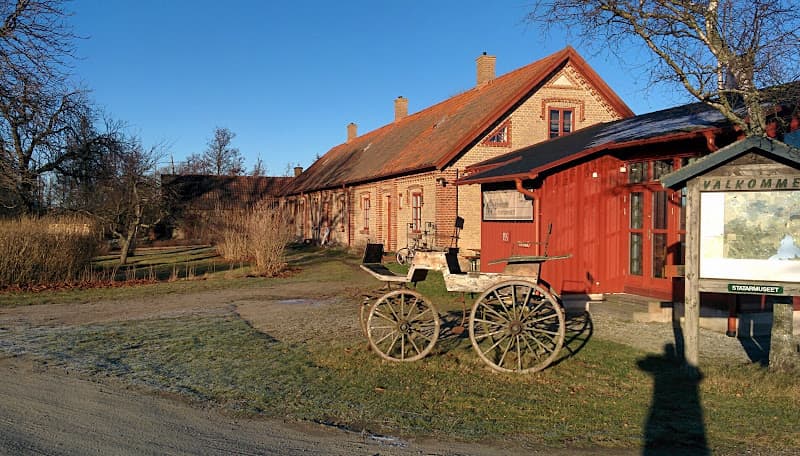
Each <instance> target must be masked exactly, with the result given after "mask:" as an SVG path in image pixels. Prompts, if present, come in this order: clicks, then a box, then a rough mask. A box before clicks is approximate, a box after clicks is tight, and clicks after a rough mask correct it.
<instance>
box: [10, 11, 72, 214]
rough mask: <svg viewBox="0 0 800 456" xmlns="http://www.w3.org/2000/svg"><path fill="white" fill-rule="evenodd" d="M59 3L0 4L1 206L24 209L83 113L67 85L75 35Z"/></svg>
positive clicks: (60, 158)
mask: <svg viewBox="0 0 800 456" xmlns="http://www.w3.org/2000/svg"><path fill="white" fill-rule="evenodd" d="M64 3H65V2H64V1H61V0H17V1H12V0H0V17H1V18H2V22H1V23H0V190H2V191H3V192H4V193H5V194H6V195H5V197H4V198H3V200H2V203H3V204H4V205H5V206H6V207H7V208H11V209H12V210H15V211H20V212H32V211H34V210H36V208H37V205H38V201H37V196H36V193H37V191H38V188H37V187H38V186H39V181H40V179H41V178H42V176H44V175H46V174H47V173H50V172H52V171H54V170H56V169H57V168H58V167H59V166H60V164H61V163H63V162H64V161H65V160H67V159H68V158H69V153H68V151H67V149H66V148H65V147H64V146H65V140H66V138H67V136H68V134H69V130H70V129H71V128H73V127H74V126H75V125H76V124H77V123H78V120H79V119H80V118H81V117H83V116H85V115H86V111H87V109H88V108H87V107H86V106H87V103H86V99H85V94H84V91H83V90H80V89H74V88H70V87H69V83H68V82H67V74H68V71H67V70H68V65H67V64H68V62H69V60H71V58H72V51H73V42H74V40H75V38H76V37H75V35H74V34H73V33H72V30H71V28H70V27H69V25H68V24H67V22H66V18H67V17H68V14H67V13H66V12H65V10H64V8H63V5H64Z"/></svg>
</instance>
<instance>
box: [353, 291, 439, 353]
mask: <svg viewBox="0 0 800 456" xmlns="http://www.w3.org/2000/svg"><path fill="white" fill-rule="evenodd" d="M439 324H440V323H439V313H438V312H437V311H436V308H435V307H433V304H432V303H431V302H429V301H428V300H427V299H425V297H424V296H422V295H421V294H419V293H417V292H416V291H412V290H407V289H401V290H395V291H392V292H390V293H386V294H385V295H383V296H382V297H381V298H380V299H378V300H377V301H376V302H375V303H374V304H373V305H372V307H371V308H370V310H369V316H368V317H367V338H368V339H369V345H370V347H372V349H373V350H375V351H376V352H377V353H378V354H379V355H381V357H383V358H384V359H388V360H389V361H416V360H418V359H422V358H424V357H425V355H427V354H428V353H430V351H431V350H432V349H433V346H434V345H435V344H436V340H437V339H438V338H439Z"/></svg>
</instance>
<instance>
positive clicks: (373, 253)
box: [361, 244, 383, 264]
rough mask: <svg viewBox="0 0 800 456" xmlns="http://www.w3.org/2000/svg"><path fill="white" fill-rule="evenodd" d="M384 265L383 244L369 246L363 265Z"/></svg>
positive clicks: (365, 251)
mask: <svg viewBox="0 0 800 456" xmlns="http://www.w3.org/2000/svg"><path fill="white" fill-rule="evenodd" d="M376 263H377V264H380V263H383V244H367V247H366V248H365V249H364V258H363V259H362V260H361V264H376Z"/></svg>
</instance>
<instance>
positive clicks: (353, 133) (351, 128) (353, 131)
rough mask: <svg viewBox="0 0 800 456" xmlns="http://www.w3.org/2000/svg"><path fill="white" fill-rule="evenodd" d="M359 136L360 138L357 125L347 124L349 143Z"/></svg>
mask: <svg viewBox="0 0 800 456" xmlns="http://www.w3.org/2000/svg"><path fill="white" fill-rule="evenodd" d="M357 136H358V126H357V125H356V124H355V123H353V122H350V123H349V124H347V142H350V141H352V140H354V139H356V137H357Z"/></svg>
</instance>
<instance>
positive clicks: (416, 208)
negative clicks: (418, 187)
mask: <svg viewBox="0 0 800 456" xmlns="http://www.w3.org/2000/svg"><path fill="white" fill-rule="evenodd" d="M411 225H412V227H411V229H412V230H414V231H422V191H415V192H413V193H412V194H411Z"/></svg>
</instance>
